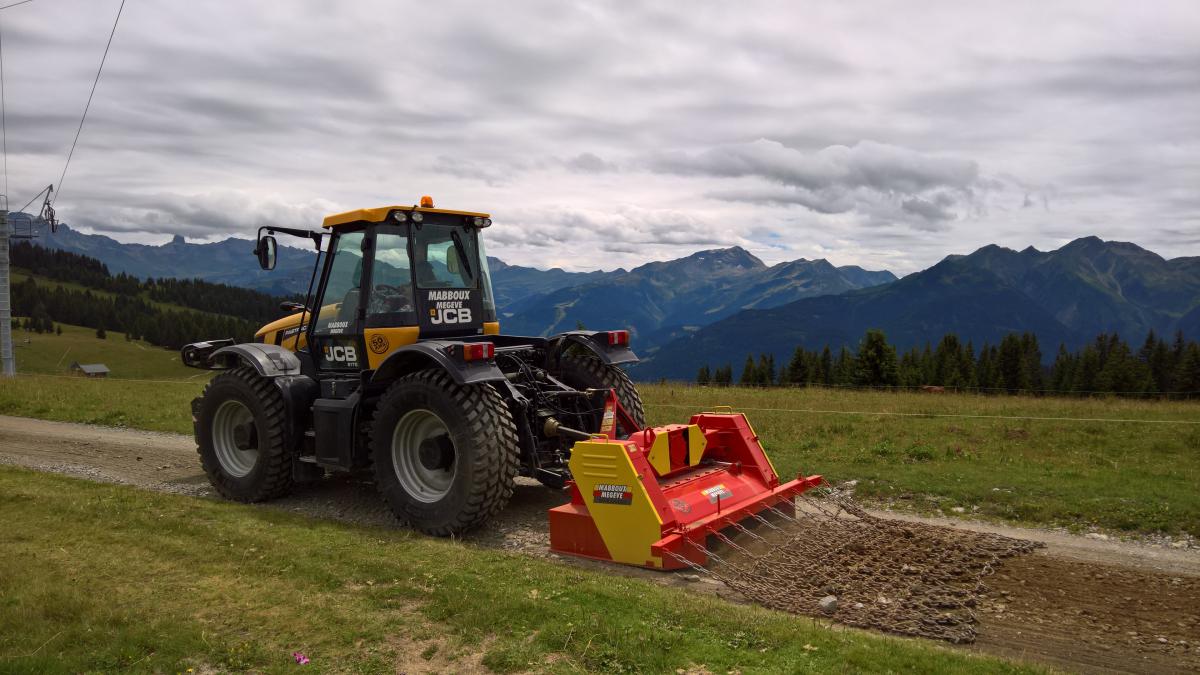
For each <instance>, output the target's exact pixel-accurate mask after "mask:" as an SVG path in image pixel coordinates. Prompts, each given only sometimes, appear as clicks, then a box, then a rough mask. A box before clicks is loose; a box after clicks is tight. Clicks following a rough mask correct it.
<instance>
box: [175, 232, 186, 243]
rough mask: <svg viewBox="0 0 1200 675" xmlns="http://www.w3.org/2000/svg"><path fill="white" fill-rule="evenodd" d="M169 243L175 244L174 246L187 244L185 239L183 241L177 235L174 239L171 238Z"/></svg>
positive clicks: (181, 237)
mask: <svg viewBox="0 0 1200 675" xmlns="http://www.w3.org/2000/svg"><path fill="white" fill-rule="evenodd" d="M171 243H172V244H176V245H178V244H186V243H187V239H184V238H183V235H182V234H177V235H175V236H174V237H171Z"/></svg>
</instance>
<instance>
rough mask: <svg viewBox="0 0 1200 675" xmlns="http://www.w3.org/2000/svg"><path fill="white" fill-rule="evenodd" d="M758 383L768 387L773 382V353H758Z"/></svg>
mask: <svg viewBox="0 0 1200 675" xmlns="http://www.w3.org/2000/svg"><path fill="white" fill-rule="evenodd" d="M758 383H759V384H760V385H762V386H764V387H770V386H772V385H774V384H775V355H774V354H759V356H758Z"/></svg>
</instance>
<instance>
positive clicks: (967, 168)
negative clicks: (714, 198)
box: [652, 138, 979, 193]
mask: <svg viewBox="0 0 1200 675" xmlns="http://www.w3.org/2000/svg"><path fill="white" fill-rule="evenodd" d="M652 166H653V167H654V168H655V169H657V170H659V171H664V172H674V173H683V174H697V173H699V174H708V175H713V176H727V177H740V176H759V177H762V178H766V179H768V180H771V181H774V182H778V183H782V184H784V185H790V186H793V187H800V188H804V189H809V190H820V189H826V188H832V187H840V188H850V189H853V188H859V187H866V188H872V189H875V190H881V191H892V190H894V191H898V192H906V193H908V192H917V191H920V190H928V189H931V188H936V187H958V188H965V187H967V186H969V185H971V184H972V183H973V182H974V181H975V180H976V179H977V178H978V175H979V167H978V166H977V165H976V164H975V163H974V162H971V161H966V160H958V159H949V158H941V157H934V156H930V155H925V154H922V153H919V152H916V151H913V150H909V149H906V148H899V147H895V146H891V145H887V144H883V143H876V142H874V141H862V142H859V143H857V144H855V145H854V146H853V147H846V146H844V145H833V146H829V147H827V148H824V149H822V150H819V151H817V152H815V153H804V152H801V151H799V150H795V149H793V148H789V147H787V146H784V145H783V144H782V143H779V142H777V141H771V140H768V139H765V138H760V139H758V140H756V141H754V142H752V143H746V144H742V145H731V146H724V147H720V148H714V149H712V150H707V151H705V152H703V153H700V154H697V155H686V154H680V153H676V154H672V155H668V156H665V157H663V158H662V159H659V160H655V161H653V162H652Z"/></svg>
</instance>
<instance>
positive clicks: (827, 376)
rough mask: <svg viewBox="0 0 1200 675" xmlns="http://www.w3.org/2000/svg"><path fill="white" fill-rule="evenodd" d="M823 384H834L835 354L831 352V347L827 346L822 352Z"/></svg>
mask: <svg viewBox="0 0 1200 675" xmlns="http://www.w3.org/2000/svg"><path fill="white" fill-rule="evenodd" d="M821 384H825V385H830V384H833V352H831V351H830V350H829V345H825V349H824V350H822V351H821Z"/></svg>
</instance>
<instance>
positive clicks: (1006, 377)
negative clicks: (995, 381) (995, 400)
mask: <svg viewBox="0 0 1200 675" xmlns="http://www.w3.org/2000/svg"><path fill="white" fill-rule="evenodd" d="M998 356H999V360H998V362H997V364H996V369H997V371H999V376H1000V387H1001V388H1003V389H1004V390H1005V391H1007V392H1008V393H1010V394H1015V393H1017V392H1018V391H1022V390H1026V389H1029V373H1028V371H1027V370H1026V369H1025V363H1024V358H1023V355H1022V351H1021V338H1019V337H1017V334H1016V333H1009V334H1008V335H1005V336H1004V338H1003V339H1002V340H1000V348H999V354H998Z"/></svg>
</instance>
